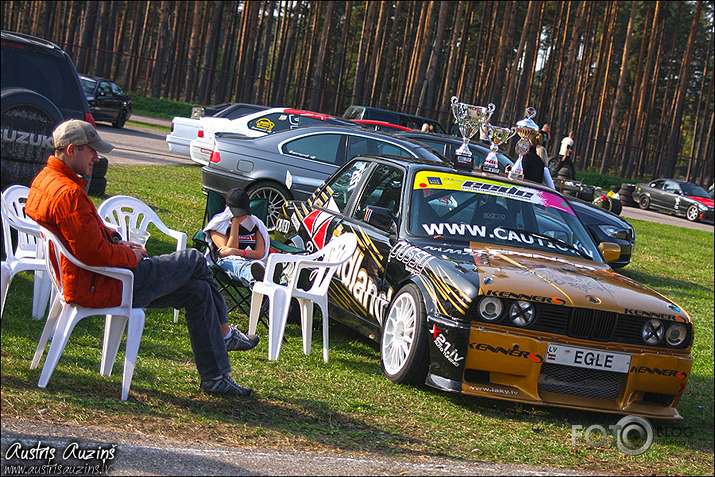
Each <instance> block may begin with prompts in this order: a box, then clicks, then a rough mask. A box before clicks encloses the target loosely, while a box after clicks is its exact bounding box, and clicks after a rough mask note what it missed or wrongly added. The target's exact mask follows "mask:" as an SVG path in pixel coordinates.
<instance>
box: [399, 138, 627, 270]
mask: <svg viewBox="0 0 715 477" xmlns="http://www.w3.org/2000/svg"><path fill="white" fill-rule="evenodd" d="M395 135H396V136H399V137H405V138H409V139H412V140H413V141H419V142H421V143H423V144H425V145H427V146H430V147H432V148H434V149H436V150H437V151H438V152H439V153H441V154H442V155H443V156H445V157H447V158H451V157H452V155H453V154H454V152H455V151H456V150H457V148H458V147H459V146H461V145H462V140H461V139H459V138H457V137H454V136H447V135H444V134H432V133H424V132H420V131H405V132H399V133H396V134H395ZM469 150H470V151H471V152H472V155H473V156H472V157H473V158H474V164H475V166H476V167H477V168H479V167H481V165H482V163H483V162H484V159H486V157H487V154H489V152H490V150H489V147H488V146H487V145H486V144H484V143H482V142H478V141H475V142H470V143H469ZM497 159H498V161H499V171H500V172H501V173H504V170H505V168H506V167H507V166H511V165H512V164H513V162H512V160H511V159H510V158H509V157H507V156H506V155H505V154H502V153H501V152H497ZM564 195H565V198H566V200H568V202H569V204H570V205H571V207H572V208H573V209H574V211H575V212H576V214H577V215H578V217H579V219H581V221H582V222H583V223H584V225H586V228H587V229H588V231H589V233H590V234H591V237H592V238H593V239H594V240H595V241H596V243H601V242H613V243H617V244H618V245H619V246H620V247H621V254H620V256H619V257H618V258H617V259H616V260H612V261H610V262H608V264H609V265H611V266H612V267H613V268H621V267H625V266H626V265H628V264H629V263H631V255H632V254H633V251H634V249H635V244H636V236H635V231H634V230H633V226H631V224H629V223H628V222H627V221H626V220H624V219H622V218H620V217H619V216H617V215H616V214H614V213H611V212H609V211H607V210H604V209H603V208H601V207H595V206H594V205H593V204H591V203H590V202H586V201H583V200H580V199H578V198H576V197H570V196H567V195H566V194H564Z"/></svg>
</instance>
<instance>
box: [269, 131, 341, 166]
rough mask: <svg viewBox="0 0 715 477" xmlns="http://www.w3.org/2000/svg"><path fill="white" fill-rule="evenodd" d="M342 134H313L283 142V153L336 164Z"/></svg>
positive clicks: (337, 162)
mask: <svg viewBox="0 0 715 477" xmlns="http://www.w3.org/2000/svg"><path fill="white" fill-rule="evenodd" d="M342 139H343V136H342V134H313V135H311V136H303V137H300V138H298V139H294V140H292V141H289V142H287V143H285V144H283V147H282V149H283V153H284V154H291V155H293V156H299V157H303V158H306V159H312V160H314V161H320V162H326V163H328V164H338V165H339V158H340V154H339V152H340V145H341V142H342Z"/></svg>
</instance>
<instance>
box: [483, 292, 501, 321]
mask: <svg viewBox="0 0 715 477" xmlns="http://www.w3.org/2000/svg"><path fill="white" fill-rule="evenodd" d="M502 311H504V304H503V303H502V301H501V300H500V299H499V298H495V297H492V296H488V297H486V298H482V301H480V302H479V316H481V317H482V318H484V319H485V320H486V321H496V320H498V319H499V318H500V317H501V314H502Z"/></svg>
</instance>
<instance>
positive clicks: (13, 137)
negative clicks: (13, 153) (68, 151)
mask: <svg viewBox="0 0 715 477" xmlns="http://www.w3.org/2000/svg"><path fill="white" fill-rule="evenodd" d="M2 140H3V142H14V143H15V144H27V145H30V146H41V147H45V148H47V149H52V137H50V136H45V135H44V134H35V133H29V132H25V131H17V130H15V129H7V128H3V130H2Z"/></svg>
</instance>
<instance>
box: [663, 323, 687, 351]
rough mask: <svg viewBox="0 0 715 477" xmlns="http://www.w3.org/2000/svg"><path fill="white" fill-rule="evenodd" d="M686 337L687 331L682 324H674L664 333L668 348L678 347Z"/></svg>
mask: <svg viewBox="0 0 715 477" xmlns="http://www.w3.org/2000/svg"><path fill="white" fill-rule="evenodd" d="M687 337H688V329H687V328H686V327H685V325H684V324H682V323H676V324H674V325H670V326H669V327H668V331H666V333H665V342H666V343H668V344H669V345H670V346H680V345H681V344H683V341H685V339H686V338H687Z"/></svg>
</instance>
